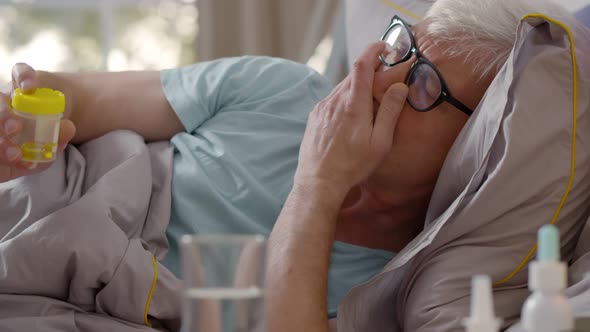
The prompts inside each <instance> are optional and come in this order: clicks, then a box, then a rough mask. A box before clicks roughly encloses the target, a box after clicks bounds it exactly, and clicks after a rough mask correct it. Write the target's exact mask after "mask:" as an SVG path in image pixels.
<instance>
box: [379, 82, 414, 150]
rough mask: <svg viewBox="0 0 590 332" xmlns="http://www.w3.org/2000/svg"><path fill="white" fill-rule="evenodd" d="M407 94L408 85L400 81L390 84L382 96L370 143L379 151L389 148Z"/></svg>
mask: <svg viewBox="0 0 590 332" xmlns="http://www.w3.org/2000/svg"><path fill="white" fill-rule="evenodd" d="M407 96H408V87H407V86H406V85H405V84H402V83H397V84H394V85H392V86H391V87H390V88H389V89H388V90H387V92H386V93H385V95H384V96H383V100H382V102H381V106H380V107H379V110H378V111H377V116H376V118H375V125H374V128H373V136H372V137H371V145H372V146H373V147H374V149H375V150H376V151H378V152H379V153H383V154H385V153H387V152H389V150H391V145H392V141H393V134H394V132H395V126H396V125H397V120H398V119H399V116H400V114H401V112H402V109H403V108H404V105H405V103H406V98H407Z"/></svg>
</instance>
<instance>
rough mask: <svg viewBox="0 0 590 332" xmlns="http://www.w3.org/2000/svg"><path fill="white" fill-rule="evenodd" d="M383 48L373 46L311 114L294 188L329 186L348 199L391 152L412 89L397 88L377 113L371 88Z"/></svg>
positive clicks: (393, 89)
mask: <svg viewBox="0 0 590 332" xmlns="http://www.w3.org/2000/svg"><path fill="white" fill-rule="evenodd" d="M383 48H384V44H383V43H382V42H379V43H375V44H372V45H370V46H369V47H368V48H367V49H366V50H365V51H364V52H363V53H362V54H361V56H360V57H359V58H358V59H357V61H356V62H355V64H354V66H353V70H352V72H351V74H350V75H349V76H348V77H347V78H346V79H345V80H344V81H343V82H342V83H340V84H339V85H338V86H337V87H336V88H335V89H334V90H333V91H332V93H331V94H330V95H329V96H328V97H327V98H326V99H324V100H323V101H321V102H320V103H319V104H318V105H317V106H316V107H315V108H314V110H313V111H312V112H311V113H310V115H309V119H308V123H307V128H306V131H305V135H304V138H303V142H302V145H301V150H300V154H299V165H298V168H297V172H296V175H295V182H296V183H300V184H301V183H303V184H316V183H322V184H327V185H329V186H331V187H333V188H338V189H339V190H342V191H343V192H344V193H346V192H348V190H350V188H352V187H353V186H355V185H356V184H358V183H360V182H361V181H363V180H364V179H366V178H367V177H368V176H369V175H370V174H371V172H372V171H373V170H375V168H376V167H377V166H378V165H379V164H380V163H381V161H382V160H383V159H384V158H385V156H386V155H387V154H388V153H389V152H390V150H391V146H392V140H393V134H394V131H395V127H396V123H397V120H398V118H399V115H400V112H401V110H402V108H403V106H404V104H405V101H406V96H407V93H408V89H407V87H406V86H405V85H404V84H401V83H400V84H394V85H392V86H391V87H389V89H388V90H387V92H386V93H385V94H384V95H383V97H382V99H381V103H380V105H379V108H378V111H377V113H375V112H374V108H373V106H374V95H373V83H374V78H375V71H376V70H377V68H378V67H379V65H380V61H379V58H378V56H379V54H380V52H381V51H382V50H383Z"/></svg>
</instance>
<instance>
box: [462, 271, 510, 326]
mask: <svg viewBox="0 0 590 332" xmlns="http://www.w3.org/2000/svg"><path fill="white" fill-rule="evenodd" d="M500 324H502V320H501V319H499V318H497V317H496V316H495V314H494V300H493V297H492V282H491V281H490V277H488V276H486V275H476V276H474V277H473V278H472V279H471V313H470V316H469V317H468V318H466V319H464V320H463V325H465V331H466V332H498V331H499V330H500Z"/></svg>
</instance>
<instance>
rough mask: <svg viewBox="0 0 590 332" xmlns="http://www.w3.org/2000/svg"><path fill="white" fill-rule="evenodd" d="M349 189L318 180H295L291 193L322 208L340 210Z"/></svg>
mask: <svg viewBox="0 0 590 332" xmlns="http://www.w3.org/2000/svg"><path fill="white" fill-rule="evenodd" d="M349 190H350V188H348V187H347V186H343V185H338V184H335V183H333V182H331V181H326V180H322V179H318V178H296V179H295V181H294V183H293V189H292V190H291V193H292V194H294V195H297V196H300V197H303V198H305V199H307V200H312V201H314V202H317V203H318V204H321V205H322V206H326V207H332V208H337V209H340V207H341V205H342V203H343V202H344V199H345V198H346V195H347V194H348V192H349Z"/></svg>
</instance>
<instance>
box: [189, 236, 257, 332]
mask: <svg viewBox="0 0 590 332" xmlns="http://www.w3.org/2000/svg"><path fill="white" fill-rule="evenodd" d="M181 242H182V243H181V248H182V249H181V250H182V267H183V272H182V274H183V279H184V283H185V288H184V309H183V310H184V311H183V329H182V330H183V332H258V331H260V332H262V331H263V319H262V318H263V317H262V314H263V312H264V308H263V297H264V273H265V269H266V247H267V241H266V238H265V237H264V236H261V235H186V236H184V237H183V238H182V241H181Z"/></svg>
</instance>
